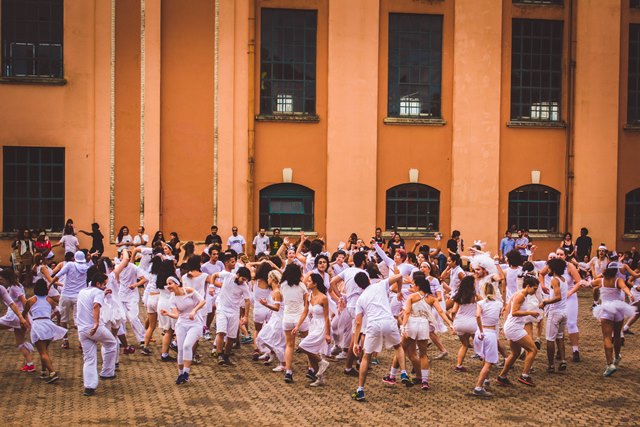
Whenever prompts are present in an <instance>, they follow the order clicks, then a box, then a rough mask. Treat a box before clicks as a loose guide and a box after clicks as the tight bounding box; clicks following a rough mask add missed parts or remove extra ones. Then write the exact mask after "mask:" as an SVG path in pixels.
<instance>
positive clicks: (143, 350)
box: [140, 347, 151, 356]
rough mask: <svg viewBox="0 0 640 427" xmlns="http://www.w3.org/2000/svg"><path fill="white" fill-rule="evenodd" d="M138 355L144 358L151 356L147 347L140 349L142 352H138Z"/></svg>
mask: <svg viewBox="0 0 640 427" xmlns="http://www.w3.org/2000/svg"><path fill="white" fill-rule="evenodd" d="M140 353H142V354H143V355H145V356H151V349H150V348H149V347H142V350H140Z"/></svg>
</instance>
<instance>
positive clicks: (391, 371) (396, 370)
mask: <svg viewBox="0 0 640 427" xmlns="http://www.w3.org/2000/svg"><path fill="white" fill-rule="evenodd" d="M396 375H398V369H396V368H391V370H390V371H389V376H391V377H395V376H396Z"/></svg>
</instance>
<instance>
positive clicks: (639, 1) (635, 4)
mask: <svg viewBox="0 0 640 427" xmlns="http://www.w3.org/2000/svg"><path fill="white" fill-rule="evenodd" d="M629 6H630V7H631V8H633V9H638V8H640V0H631V2H630V3H629Z"/></svg>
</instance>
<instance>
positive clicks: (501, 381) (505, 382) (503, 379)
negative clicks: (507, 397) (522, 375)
mask: <svg viewBox="0 0 640 427" xmlns="http://www.w3.org/2000/svg"><path fill="white" fill-rule="evenodd" d="M496 382H497V383H498V385H502V386H509V385H511V381H509V378H507V377H501V376H500V375H498V376H497V377H496Z"/></svg>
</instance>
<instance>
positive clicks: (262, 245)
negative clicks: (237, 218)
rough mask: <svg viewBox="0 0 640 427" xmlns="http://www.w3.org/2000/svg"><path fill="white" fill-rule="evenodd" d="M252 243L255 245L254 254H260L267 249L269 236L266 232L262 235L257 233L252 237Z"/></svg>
mask: <svg viewBox="0 0 640 427" xmlns="http://www.w3.org/2000/svg"><path fill="white" fill-rule="evenodd" d="M253 244H254V245H255V247H256V254H261V253H264V252H267V251H268V250H269V236H267V235H266V234H265V235H264V236H262V237H260V235H259V234H258V235H257V236H256V237H254V238H253Z"/></svg>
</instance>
